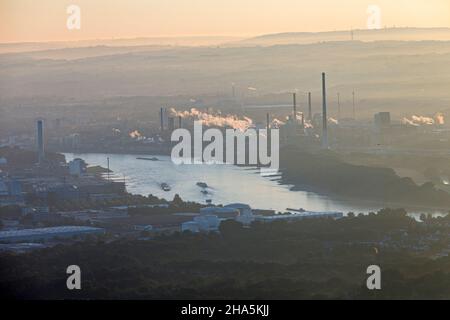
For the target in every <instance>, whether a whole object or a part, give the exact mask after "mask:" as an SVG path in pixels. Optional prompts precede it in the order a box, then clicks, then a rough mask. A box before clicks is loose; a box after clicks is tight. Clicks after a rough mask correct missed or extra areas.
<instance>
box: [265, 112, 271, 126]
mask: <svg viewBox="0 0 450 320" xmlns="http://www.w3.org/2000/svg"><path fill="white" fill-rule="evenodd" d="M266 121H267V122H266V123H267V126H266V127H267V130H269V129H270V115H269V113H267V115H266Z"/></svg>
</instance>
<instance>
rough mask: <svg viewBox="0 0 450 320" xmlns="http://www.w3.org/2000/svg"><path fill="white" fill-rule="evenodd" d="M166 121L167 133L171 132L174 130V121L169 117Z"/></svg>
mask: <svg viewBox="0 0 450 320" xmlns="http://www.w3.org/2000/svg"><path fill="white" fill-rule="evenodd" d="M167 120H168V121H167V122H168V127H169V131H170V132H172V131H173V130H175V119H174V118H173V117H169V118H168V119H167Z"/></svg>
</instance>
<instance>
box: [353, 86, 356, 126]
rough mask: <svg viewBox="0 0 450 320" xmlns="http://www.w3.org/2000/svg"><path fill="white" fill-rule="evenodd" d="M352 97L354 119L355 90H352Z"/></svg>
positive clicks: (354, 115)
mask: <svg viewBox="0 0 450 320" xmlns="http://www.w3.org/2000/svg"><path fill="white" fill-rule="evenodd" d="M352 98H353V119H355V120H356V109H355V90H353V92H352Z"/></svg>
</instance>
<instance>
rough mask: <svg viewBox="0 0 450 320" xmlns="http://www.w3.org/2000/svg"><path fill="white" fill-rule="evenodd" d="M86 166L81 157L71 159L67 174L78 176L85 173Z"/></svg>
mask: <svg viewBox="0 0 450 320" xmlns="http://www.w3.org/2000/svg"><path fill="white" fill-rule="evenodd" d="M86 167H87V165H86V162H84V160H83V159H79V158H76V159H73V160H72V161H70V162H69V174H70V175H72V176H78V177H80V176H82V175H84V174H85V173H86Z"/></svg>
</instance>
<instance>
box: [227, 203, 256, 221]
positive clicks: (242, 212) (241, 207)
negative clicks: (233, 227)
mask: <svg viewBox="0 0 450 320" xmlns="http://www.w3.org/2000/svg"><path fill="white" fill-rule="evenodd" d="M224 208H228V209H235V210H238V211H239V214H238V216H237V217H236V218H235V220H236V221H237V222H240V223H242V224H244V225H249V224H251V223H252V222H253V221H255V217H254V216H253V211H252V208H251V207H250V206H249V205H248V204H244V203H232V204H229V205H226V206H225V207H224Z"/></svg>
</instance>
